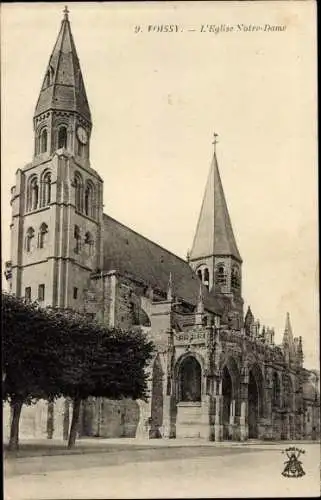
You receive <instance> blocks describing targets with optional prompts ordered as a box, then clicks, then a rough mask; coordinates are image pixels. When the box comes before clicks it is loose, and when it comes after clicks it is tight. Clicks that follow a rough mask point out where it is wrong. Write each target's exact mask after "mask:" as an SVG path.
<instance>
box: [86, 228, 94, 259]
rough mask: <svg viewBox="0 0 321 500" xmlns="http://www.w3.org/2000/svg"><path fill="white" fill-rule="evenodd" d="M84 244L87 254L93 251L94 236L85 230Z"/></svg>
mask: <svg viewBox="0 0 321 500" xmlns="http://www.w3.org/2000/svg"><path fill="white" fill-rule="evenodd" d="M85 245H86V250H87V253H88V254H89V255H92V254H93V251H94V238H93V237H92V235H91V233H90V232H89V231H87V233H86V234H85Z"/></svg>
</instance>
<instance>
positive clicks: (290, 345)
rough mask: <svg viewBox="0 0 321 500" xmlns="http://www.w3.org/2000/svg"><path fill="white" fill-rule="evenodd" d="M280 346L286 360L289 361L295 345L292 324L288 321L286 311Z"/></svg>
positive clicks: (293, 353) (288, 317)
mask: <svg viewBox="0 0 321 500" xmlns="http://www.w3.org/2000/svg"><path fill="white" fill-rule="evenodd" d="M282 347H283V351H284V354H285V358H286V360H287V361H288V362H289V361H290V360H293V359H294V357H295V347H294V339H293V332H292V326H291V321H290V313H286V320H285V328H284V334H283V340H282Z"/></svg>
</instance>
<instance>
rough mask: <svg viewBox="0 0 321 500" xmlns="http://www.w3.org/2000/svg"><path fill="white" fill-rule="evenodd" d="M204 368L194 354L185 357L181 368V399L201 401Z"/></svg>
mask: <svg viewBox="0 0 321 500" xmlns="http://www.w3.org/2000/svg"><path fill="white" fill-rule="evenodd" d="M201 394H202V369H201V366H200V364H199V362H198V361H197V359H196V358H195V357H194V356H188V357H187V358H185V359H184V360H183V361H182V363H181V366H180V369H179V401H182V402H188V401H191V402H192V401H194V402H197V401H201Z"/></svg>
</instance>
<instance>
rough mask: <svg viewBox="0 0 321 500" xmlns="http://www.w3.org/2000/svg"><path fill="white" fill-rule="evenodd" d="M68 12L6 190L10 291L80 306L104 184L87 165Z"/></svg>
mask: <svg viewBox="0 0 321 500" xmlns="http://www.w3.org/2000/svg"><path fill="white" fill-rule="evenodd" d="M68 14H69V12H68V9H67V7H66V8H65V9H64V12H63V19H62V23H61V27H60V30H59V34H58V37H57V40H56V43H55V45H54V48H53V51H52V53H51V56H50V58H49V62H48V65H47V68H46V71H45V76H44V79H43V82H42V86H41V89H40V93H39V97H38V101H37V104H36V109H35V113H34V118H33V127H34V154H33V159H32V161H31V163H29V164H28V165H26V166H25V167H23V168H21V169H18V171H17V173H16V184H15V186H14V187H13V188H12V190H11V193H12V196H11V206H12V223H11V226H10V227H11V265H12V283H11V290H12V292H13V293H15V294H16V295H18V296H22V297H23V296H25V297H27V298H30V299H31V300H39V301H40V302H41V303H43V304H44V305H53V306H58V307H64V308H72V309H76V310H77V309H78V310H81V308H82V304H83V293H84V290H85V289H86V288H87V287H88V283H89V280H90V274H91V273H92V272H93V271H96V270H97V269H98V268H101V262H102V216H103V181H102V179H101V178H100V176H99V175H98V173H97V172H96V171H95V170H94V169H93V168H91V165H90V148H89V146H90V138H91V131H92V120H91V113H90V109H89V104H88V100H87V95H86V91H85V86H84V81H83V76H82V72H81V69H80V63H79V59H78V55H77V51H76V46H75V43H74V39H73V36H72V32H71V27H70V21H69V16H68Z"/></svg>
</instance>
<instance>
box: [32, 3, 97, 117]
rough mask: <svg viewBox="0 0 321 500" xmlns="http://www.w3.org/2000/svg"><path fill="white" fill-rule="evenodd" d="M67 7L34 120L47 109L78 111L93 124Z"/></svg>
mask: <svg viewBox="0 0 321 500" xmlns="http://www.w3.org/2000/svg"><path fill="white" fill-rule="evenodd" d="M68 15H69V10H68V7H67V6H65V8H64V10H63V19H62V22H61V27H60V31H59V34H58V37H57V40H56V43H55V46H54V48H53V51H52V53H51V56H50V58H49V62H48V65H47V69H46V73H45V77H44V80H43V83H42V87H41V90H40V94H39V98H38V102H37V105H36V109H35V114H34V119H35V121H36V119H37V117H38V116H39V115H42V114H43V113H45V112H48V111H58V110H59V111H65V112H77V113H78V114H79V115H81V117H82V118H84V119H85V120H86V121H87V123H88V124H89V125H90V126H91V113H90V109H89V104H88V100H87V95H86V91H85V85H84V81H83V77H82V72H81V69H80V64H79V59H78V55H77V51H76V46H75V42H74V39H73V36H72V32H71V28H70V21H69V17H68Z"/></svg>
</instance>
